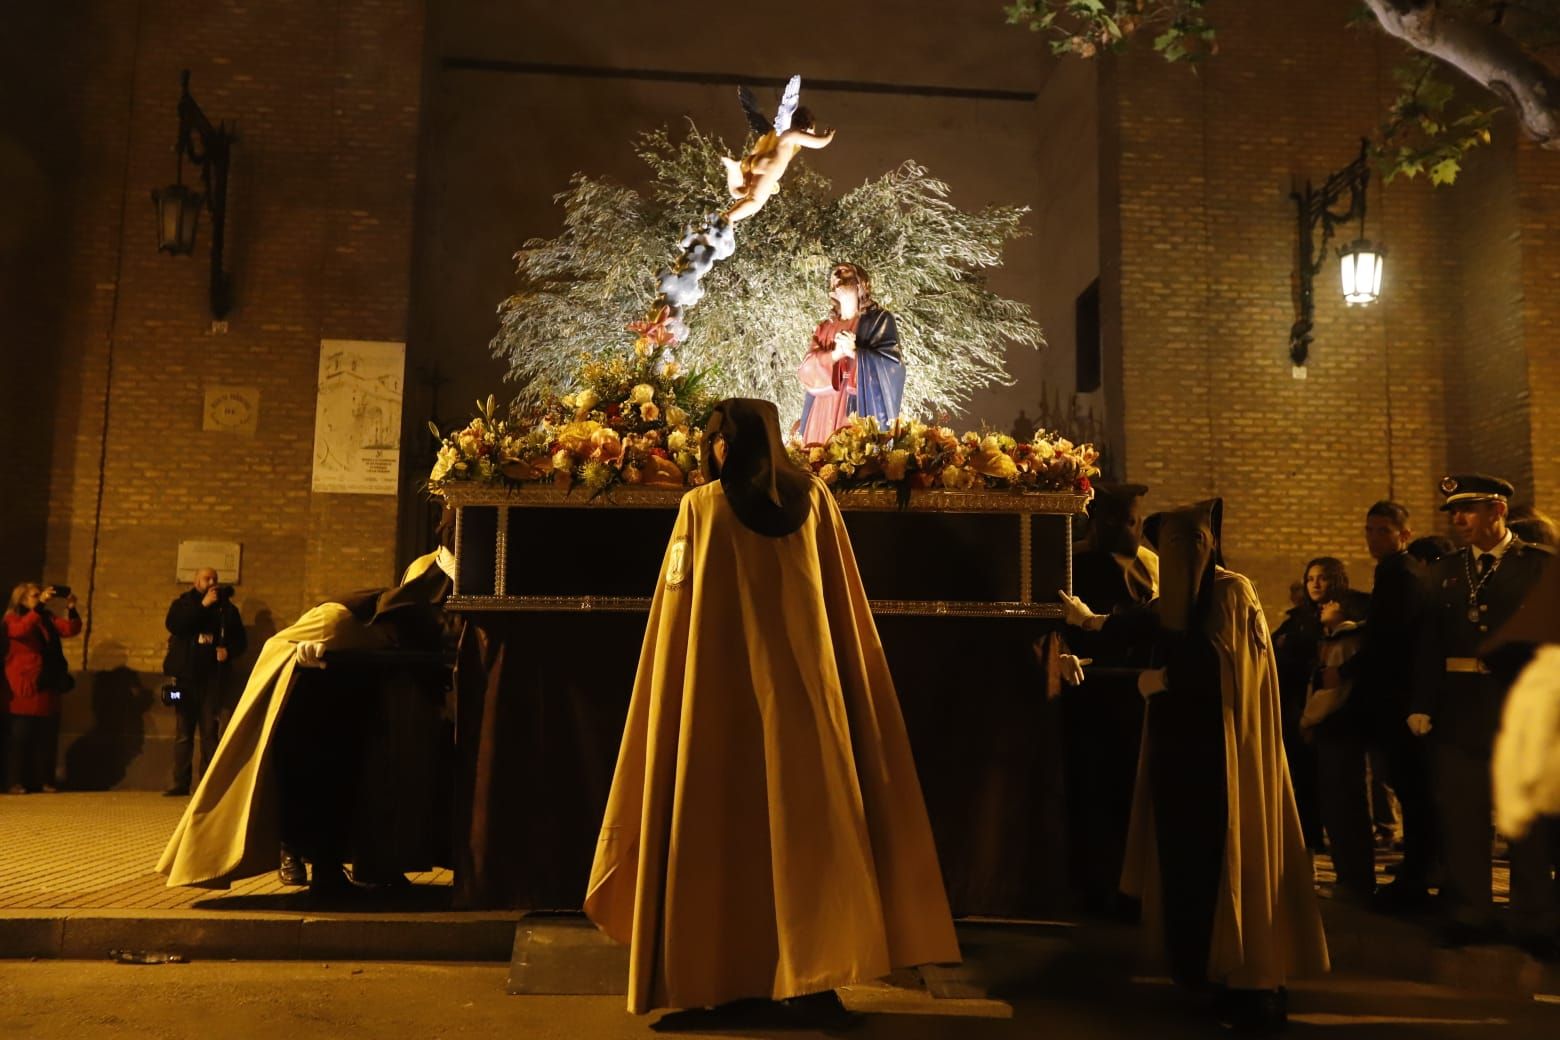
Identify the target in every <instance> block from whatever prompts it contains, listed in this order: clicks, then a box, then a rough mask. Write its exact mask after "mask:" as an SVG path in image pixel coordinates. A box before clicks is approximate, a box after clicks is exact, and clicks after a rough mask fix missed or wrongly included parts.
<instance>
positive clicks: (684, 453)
mask: <svg viewBox="0 0 1560 1040" xmlns="http://www.w3.org/2000/svg"><path fill="white" fill-rule="evenodd" d="M647 324H648V323H647ZM636 331H639V332H640V333H641V334H640V336H639V338H638V339H637V340H636V341H635V349H634V353H633V355H632V356H628V355H615V356H612V357H589V356H586V357H585V358H583V359H582V364H581V366H580V369H579V372H578V373H577V375H576V383H577V385H578V389H577V390H575V391H573V392H571V393H568V394H565V395H563V396H561V397H558V398H556V399H553V400H551V401H550V403H548V404H547V405H546V406H544V407H543V408H541V409H540V410H538V411H536V412H534V413H532V414H531V415H528V416H526V417H524V418H522V419H509V418H504V417H500V416H495V415H494V400H493V398H492V397H491V396H489V397H488V399H487V401H486V402H485V403H484V402H480V401H479V402H478V403H477V413H478V414H477V416H476V418H474V419H472V420H471V422H469V423H468V424H466V426H465V427H463V428H462V429H459V430H456V431H454V432H452V433H450V434H449V435H447V436H445V435H441V434H440V433H439V430H438V428H437V427H431V428H432V429H433V434H434V436H435V437H439V438H440V440H441V444H440V446H439V452H438V457H437V458H436V459H435V461H434V465H433V471H432V472H431V473H429V475H428V486H429V487H430V488H434V489H437V488H439V487H442V486H444V485H447V484H450V483H454V482H458V481H478V482H487V483H494V482H505V481H507V482H511V483H517V484H520V483H533V482H537V481H546V482H549V483H551V484H552V485H554V486H555V487H560V488H563V489H564V490H569V489H571V488H573V487H575V486H581V487H584V488H585V489H586V490H588V491H589V492H590V493H591V495H592V496H593V497H594V496H595V495H598V494H600V493H601V492H603V491H605V490H607V489H608V488H609V487H611V486H612V485H614V484H644V485H648V486H652V487H684V486H688V485H694V484H699V483H702V481H703V477H702V475H701V474H700V472H699V445H700V443H701V440H702V438H703V431H702V430H701V428H700V427H701V426H702V424H703V421H704V420H705V419H706V418H707V417H708V415H709V411H710V408H711V406H712V405H713V404H714V403H715V402H714V401H713V400H712V399H711V398H710V396H709V395H708V394H707V393H706V392H705V391H703V390H702V389H701V386H702V383H703V377H702V375H701V374H700V373H683V372H682V371H681V370H680V369H679V367H678V365H677V363H676V362H675V361H672V360H658V359H657V356H658V354H659V351H658V350H657V349H655V348H656V347H657V346H658V344H656V343H654V336H655V330H654V329H653V328H647V329H636Z"/></svg>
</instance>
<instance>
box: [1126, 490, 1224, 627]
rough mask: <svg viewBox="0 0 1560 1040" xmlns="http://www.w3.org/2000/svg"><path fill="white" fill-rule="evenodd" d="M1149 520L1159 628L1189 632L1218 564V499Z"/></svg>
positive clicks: (1220, 506) (1221, 516) (1221, 509)
mask: <svg viewBox="0 0 1560 1040" xmlns="http://www.w3.org/2000/svg"><path fill="white" fill-rule="evenodd" d="M1152 519H1154V520H1155V521H1157V522H1156V523H1154V524H1153V525H1152V526H1153V531H1154V538H1155V541H1154V548H1155V549H1156V550H1157V551H1158V553H1159V600H1158V606H1157V608H1156V609H1157V610H1158V612H1159V621H1160V624H1162V625H1163V626H1164V627H1165V628H1167V629H1169V630H1170V631H1172V632H1187V631H1191V630H1193V629H1195V628H1197V627H1198V626H1199V624H1200V621H1201V619H1202V617H1203V616H1204V615H1205V614H1206V612H1207V607H1208V596H1209V592H1210V590H1211V589H1212V586H1213V569H1214V567H1215V566H1217V565H1219V564H1222V563H1223V562H1224V557H1223V555H1222V554H1221V553H1220V551H1219V536H1220V531H1221V528H1222V527H1223V524H1224V500H1223V499H1219V498H1210V499H1208V500H1206V501H1204V502H1198V503H1197V504H1195V505H1191V506H1186V507H1184V508H1182V509H1174V510H1170V511H1168V512H1164V513H1159V514H1156V515H1155V516H1154V517H1153V518H1152ZM1146 526H1148V525H1145V527H1146Z"/></svg>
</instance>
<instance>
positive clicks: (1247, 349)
mask: <svg viewBox="0 0 1560 1040" xmlns="http://www.w3.org/2000/svg"><path fill="white" fill-rule="evenodd" d="M1258 6H1259V5H1250V4H1244V5H1243V4H1234V3H1225V4H1220V5H1219V6H1218V8H1217V9H1216V10H1215V11H1214V17H1215V18H1216V20H1217V24H1218V26H1219V33H1220V46H1221V53H1220V54H1219V55H1218V56H1217V58H1216V59H1215V60H1213V61H1210V62H1208V63H1206V65H1204V66H1203V67H1202V68H1201V69H1200V70H1199V71H1198V74H1196V75H1193V74H1192V73H1191V72H1190V71H1189V70H1188V69H1186V68H1184V67H1177V66H1171V65H1166V64H1165V63H1163V62H1161V61H1159V60H1158V59H1157V57H1155V56H1153V55H1151V54H1133V55H1129V56H1126V57H1123V58H1122V59H1120V60H1116V61H1114V62H1112V63H1109V64H1107V65H1106V66H1105V67H1104V76H1105V81H1104V84H1103V85H1102V97H1103V98H1104V99H1105V100H1104V101H1103V102H1102V114H1101V118H1102V123H1103V125H1102V130H1101V139H1102V141H1103V142H1104V143H1105V147H1104V154H1103V156H1102V164H1103V173H1102V179H1103V183H1102V188H1101V194H1102V199H1103V205H1104V207H1105V211H1104V212H1103V213H1102V219H1101V224H1102V233H1103V237H1104V252H1105V254H1106V256H1105V259H1104V262H1103V265H1102V266H1103V267H1104V269H1105V271H1106V273H1107V274H1106V284H1105V286H1104V290H1105V291H1104V294H1103V295H1104V301H1105V306H1106V314H1105V325H1106V335H1107V336H1108V337H1109V345H1110V349H1111V351H1112V352H1119V359H1120V366H1119V369H1118V370H1117V371H1116V373H1115V374H1116V378H1119V379H1120V381H1121V383H1120V393H1121V407H1120V415H1119V416H1116V415H1113V419H1116V420H1117V421H1119V422H1120V423H1121V424H1122V427H1123V429H1124V435H1125V441H1126V456H1127V471H1128V474H1129V476H1131V477H1132V478H1133V479H1136V480H1141V481H1143V482H1145V483H1148V484H1150V485H1152V486H1153V491H1152V493H1151V500H1150V505H1151V506H1153V507H1163V506H1169V505H1174V504H1177V503H1184V502H1188V501H1192V500H1195V499H1198V498H1202V497H1206V496H1209V495H1214V494H1217V495H1222V496H1224V498H1225V500H1226V537H1227V553H1228V555H1229V557H1230V559H1231V562H1232V565H1233V566H1235V567H1236V568H1237V569H1239V570H1241V571H1244V572H1245V573H1247V574H1248V575H1250V576H1251V577H1252V578H1253V579H1254V580H1255V581H1256V582H1257V588H1258V591H1259V594H1260V595H1261V596H1262V599H1263V602H1264V604H1265V605H1266V606H1267V607H1268V608H1269V609H1270V610H1272V611H1275V612H1276V611H1277V610H1280V609H1282V608H1283V607H1285V606H1287V596H1288V586H1289V583H1290V582H1291V581H1293V580H1295V579H1297V578H1298V577H1299V574H1300V570H1301V567H1302V566H1303V563H1304V561H1305V560H1306V559H1307V558H1308V557H1310V556H1315V555H1323V554H1327V555H1336V556H1339V557H1341V558H1343V559H1344V560H1345V561H1346V562H1347V563H1348V564H1349V566H1350V570H1351V574H1352V575H1353V577H1354V579H1355V582H1356V583H1357V584H1359V585H1361V586H1366V585H1368V584H1369V575H1370V570H1369V567H1370V561H1369V559H1368V557H1367V556H1366V554H1365V552H1364V548H1363V545H1362V538H1361V526H1362V520H1363V514H1364V510H1365V509H1366V508H1367V507H1368V506H1369V505H1370V503H1371V502H1372V501H1374V500H1376V499H1377V498H1381V497H1385V496H1387V495H1392V496H1393V497H1395V498H1397V499H1398V500H1399V501H1402V502H1403V503H1404V504H1406V505H1407V506H1408V507H1409V508H1410V510H1411V511H1412V512H1413V514H1414V516H1415V518H1416V526H1417V527H1418V528H1419V529H1420V531H1421V533H1430V532H1432V531H1439V530H1441V529H1442V527H1441V522H1440V518H1439V516H1438V515H1437V514H1436V513H1435V512H1434V507H1435V504H1436V503H1437V502H1438V500H1439V499H1438V496H1437V495H1436V492H1435V486H1436V481H1437V479H1438V478H1439V477H1440V476H1441V475H1442V473H1443V472H1444V471H1445V467H1446V466H1447V462H1448V458H1449V454H1451V450H1450V447H1449V444H1450V443H1457V444H1458V445H1459V448H1458V453H1457V454H1456V455H1455V457H1456V458H1459V459H1462V458H1466V457H1468V454H1470V453H1471V454H1476V455H1477V456H1478V457H1479V458H1480V459H1481V460H1482V459H1486V458H1488V459H1494V460H1496V462H1495V463H1492V464H1491V465H1492V466H1494V465H1497V464H1498V465H1499V466H1504V467H1507V468H1511V469H1514V470H1518V471H1520V470H1521V469H1522V460H1523V459H1524V458H1525V453H1526V437H1525V432H1524V431H1525V424H1526V421H1527V419H1526V415H1525V412H1524V411H1523V408H1522V406H1521V402H1522V400H1523V398H1524V397H1525V394H1524V392H1523V391H1522V389H1521V388H1520V376H1518V377H1517V378H1516V379H1515V380H1513V379H1512V378H1506V376H1505V374H1506V373H1508V372H1512V373H1516V372H1519V371H1520V367H1521V366H1520V364H1519V361H1520V358H1517V357H1513V356H1512V355H1513V353H1519V351H1517V350H1516V348H1517V345H1518V344H1519V343H1520V342H1522V340H1523V335H1521V334H1518V333H1517V332H1516V331H1514V328H1513V324H1514V323H1513V321H1512V319H1511V316H1510V313H1509V311H1510V307H1511V303H1512V297H1511V294H1510V292H1509V291H1507V292H1506V293H1505V294H1504V295H1502V293H1501V292H1499V291H1491V288H1492V286H1495V287H1498V286H1499V285H1500V284H1502V283H1503V279H1505V281H1504V284H1507V285H1509V284H1510V283H1509V278H1510V275H1511V272H1512V270H1513V269H1514V263H1515V257H1514V254H1515V247H1514V246H1513V244H1512V243H1513V241H1514V236H1515V234H1516V227H1515V222H1516V220H1517V213H1516V211H1515V209H1514V208H1513V204H1508V203H1504V202H1502V201H1501V200H1500V199H1499V198H1497V195H1498V194H1499V193H1498V188H1499V186H1500V185H1499V182H1501V181H1502V179H1505V180H1508V181H1509V180H1512V179H1513V175H1512V173H1511V171H1510V163H1509V161H1508V157H1506V156H1504V155H1503V154H1502V153H1500V152H1497V151H1492V152H1490V153H1488V154H1486V155H1481V156H1479V157H1478V162H1477V163H1476V166H1477V167H1478V168H1477V169H1476V170H1474V171H1472V175H1471V176H1470V178H1469V181H1468V183H1466V184H1459V185H1458V186H1456V187H1455V188H1452V189H1441V190H1439V191H1436V190H1433V189H1431V188H1430V187H1429V186H1428V185H1427V184H1425V183H1424V179H1423V178H1421V179H1420V180H1419V181H1417V182H1413V181H1406V180H1403V179H1399V180H1397V181H1394V182H1393V183H1392V184H1390V185H1383V184H1382V183H1381V181H1380V179H1379V178H1376V179H1373V181H1372V184H1371V189H1370V197H1369V222H1368V225H1367V234H1368V235H1369V236H1370V237H1372V238H1375V239H1377V240H1378V241H1384V242H1385V243H1386V244H1387V246H1388V249H1389V261H1388V267H1387V276H1386V284H1385V286H1384V290H1383V298H1382V300H1381V301H1380V302H1379V303H1378V304H1377V305H1375V306H1374V307H1370V308H1355V309H1349V308H1346V307H1345V305H1344V304H1343V301H1342V299H1341V294H1340V293H1339V291H1338V288H1337V286H1338V275H1337V267H1336V261H1335V260H1334V259H1333V255H1334V254H1335V251H1336V246H1337V245H1339V244H1340V240H1342V241H1347V240H1348V239H1349V238H1352V237H1353V236H1354V229H1353V228H1349V229H1340V234H1339V237H1338V239H1335V240H1334V241H1333V242H1332V243H1331V244H1330V246H1329V257H1328V262H1327V264H1326V265H1325V267H1324V269H1323V271H1322V273H1321V274H1320V275H1318V277H1317V280H1316V329H1315V342H1314V345H1313V349H1312V361H1311V364H1310V366H1309V372H1308V375H1309V378H1308V379H1306V380H1303V381H1300V380H1295V379H1292V378H1291V374H1290V366H1289V362H1288V359H1287V353H1286V348H1287V334H1288V329H1289V325H1290V322H1291V321H1292V319H1293V313H1294V308H1293V302H1292V296H1291V284H1290V273H1291V271H1292V270H1293V269H1294V266H1295V260H1296V257H1295V252H1296V246H1295V207H1294V203H1293V202H1292V201H1291V200H1290V199H1289V197H1288V196H1289V192H1290V190H1291V186H1292V184H1294V183H1298V182H1301V181H1303V180H1304V179H1305V178H1307V177H1309V178H1310V179H1311V180H1312V181H1313V182H1315V183H1319V182H1320V181H1322V180H1323V179H1324V178H1325V177H1327V175H1328V174H1330V173H1332V172H1333V171H1335V170H1337V169H1339V168H1341V167H1343V166H1344V165H1345V164H1347V163H1348V162H1349V161H1351V160H1352V159H1353V158H1354V156H1355V154H1356V151H1357V147H1358V140H1359V137H1360V136H1361V135H1362V134H1363V133H1367V132H1369V131H1370V130H1371V128H1372V127H1374V125H1375V124H1376V122H1377V121H1378V120H1379V118H1380V117H1381V113H1382V112H1383V111H1385V109H1386V105H1387V103H1388V101H1389V100H1390V98H1391V96H1392V93H1393V89H1392V88H1393V80H1392V76H1391V70H1392V67H1393V66H1394V64H1395V63H1396V62H1397V61H1398V56H1399V53H1400V51H1399V48H1398V45H1396V44H1395V43H1393V42H1392V41H1390V40H1388V39H1387V38H1386V37H1385V36H1384V35H1383V34H1381V33H1379V32H1376V31H1374V30H1371V29H1369V28H1368V27H1367V28H1364V29H1359V30H1349V29H1346V28H1345V22H1346V21H1347V18H1348V16H1349V14H1350V11H1351V9H1352V5H1351V3H1349V2H1348V0H1326V2H1317V3H1311V4H1304V5H1299V4H1296V5H1260V10H1258V9H1257V8H1258ZM1504 140H1505V141H1506V142H1507V144H1508V145H1509V144H1510V135H1509V134H1506V135H1504ZM1508 150H1510V149H1508ZM1544 158H1545V157H1542V156H1536V157H1535V161H1534V162H1533V164H1532V165H1533V168H1534V171H1535V172H1534V173H1533V174H1532V179H1533V182H1534V187H1533V188H1532V189H1530V194H1533V195H1542V196H1543V197H1546V198H1547V197H1549V196H1548V195H1547V194H1545V192H1546V191H1547V188H1548V186H1550V185H1552V184H1553V182H1554V180H1555V171H1554V168H1553V165H1552V164H1545V163H1544V162H1543V159H1544ZM1540 167H1542V168H1541V169H1540ZM1521 169H1522V168H1521V166H1520V165H1519V166H1518V174H1517V176H1518V177H1520V174H1521ZM1520 206H1521V208H1522V213H1523V219H1529V218H1528V217H1527V216H1526V214H1527V213H1528V212H1529V211H1530V210H1534V209H1535V204H1534V203H1533V202H1531V201H1530V200H1528V199H1527V198H1526V197H1524V198H1523V199H1522V200H1521V202H1520ZM1546 226H1547V225H1546ZM1523 242H1524V245H1523V249H1524V253H1523V258H1524V266H1523V272H1524V277H1525V278H1530V279H1540V278H1548V277H1549V271H1551V270H1553V265H1548V266H1541V265H1529V264H1527V263H1526V258H1527V256H1528V253H1527V252H1526V250H1527V248H1528V244H1527V243H1528V240H1527V239H1526V238H1524V239H1523ZM1545 255H1549V254H1545ZM1503 272H1504V274H1503ZM1529 272H1531V273H1529ZM1112 283H1114V284H1112ZM1536 296H1537V293H1536V287H1527V288H1526V292H1525V297H1524V298H1525V300H1526V301H1527V302H1526V306H1527V307H1534V306H1536V303H1535V297H1536ZM1489 341H1494V342H1498V343H1499V344H1502V345H1503V346H1502V349H1503V351H1504V352H1503V353H1502V354H1501V355H1500V357H1501V361H1500V363H1499V364H1498V365H1497V366H1496V367H1495V369H1494V372H1492V373H1490V377H1489V378H1480V379H1477V380H1472V381H1470V380H1469V378H1468V377H1469V371H1470V370H1469V367H1468V363H1469V360H1470V359H1472V358H1479V357H1482V356H1483V355H1481V354H1480V352H1479V348H1480V346H1481V344H1484V343H1486V342H1489ZM1527 342H1528V343H1529V344H1531V342H1532V340H1531V337H1530V336H1529V337H1527ZM1108 358H1109V355H1108ZM1110 374H1111V369H1110V368H1107V375H1108V376H1109V375H1110ZM1535 421H1536V420H1535ZM1470 431H1472V432H1470ZM1535 436H1537V431H1536V430H1535ZM1464 444H1466V445H1467V447H1468V452H1466V453H1465V452H1464V451H1463V448H1462V445H1464ZM1557 472H1560V471H1557Z"/></svg>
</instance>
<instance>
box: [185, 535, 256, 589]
mask: <svg viewBox="0 0 1560 1040" xmlns="http://www.w3.org/2000/svg"><path fill="white" fill-rule="evenodd" d="M242 560H243V546H242V545H240V544H239V543H238V542H208V541H197V540H194V539H191V540H189V541H182V542H180V543H179V562H178V563H177V564H176V570H175V575H174V576H175V577H176V578H177V579H178V580H179V581H182V582H185V583H190V582H193V581H194V580H195V572H196V571H198V570H200V569H201V568H202V567H212V568H215V569H216V572H217V578H218V579H220V580H221V582H222V584H224V585H237V584H238V583H239V582H240V581H241V580H242V579H241V578H240V577H239V564H240V563H241V562H242Z"/></svg>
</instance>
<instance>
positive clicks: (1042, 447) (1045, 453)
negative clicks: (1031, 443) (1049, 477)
mask: <svg viewBox="0 0 1560 1040" xmlns="http://www.w3.org/2000/svg"><path fill="white" fill-rule="evenodd" d="M1055 454H1056V449H1055V448H1053V447H1051V442H1050V441H1035V458H1037V459H1049V458H1051V457H1052V456H1053V455H1055Z"/></svg>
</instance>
